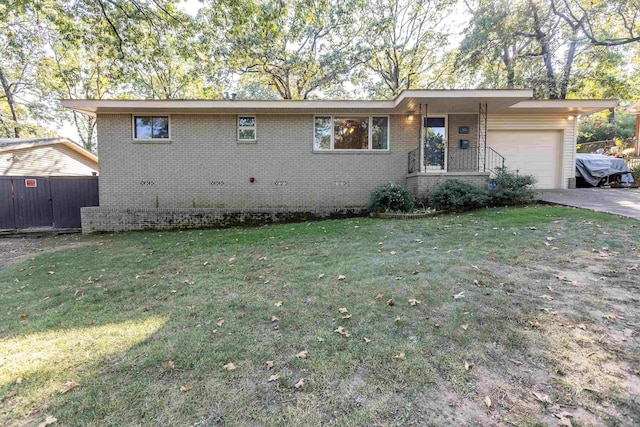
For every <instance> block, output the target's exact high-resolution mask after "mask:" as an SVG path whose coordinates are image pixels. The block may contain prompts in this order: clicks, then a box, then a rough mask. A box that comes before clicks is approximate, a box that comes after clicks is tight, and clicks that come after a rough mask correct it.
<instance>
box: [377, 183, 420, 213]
mask: <svg viewBox="0 0 640 427" xmlns="http://www.w3.org/2000/svg"><path fill="white" fill-rule="evenodd" d="M414 204H415V201H414V200H413V197H412V196H411V194H409V192H408V191H407V190H405V189H404V188H403V187H402V186H400V185H398V184H394V183H393V182H389V183H387V184H382V185H380V186H378V187H377V188H376V189H375V190H373V191H372V192H371V194H369V206H368V208H369V209H371V210H373V211H400V212H409V211H410V210H411V209H413V206H414Z"/></svg>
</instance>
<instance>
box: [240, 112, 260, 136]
mask: <svg viewBox="0 0 640 427" xmlns="http://www.w3.org/2000/svg"><path fill="white" fill-rule="evenodd" d="M256 139H257V138H256V117H255V116H238V141H255V140H256Z"/></svg>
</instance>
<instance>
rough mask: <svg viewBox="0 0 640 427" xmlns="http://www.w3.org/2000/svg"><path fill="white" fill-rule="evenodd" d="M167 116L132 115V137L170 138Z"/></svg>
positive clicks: (149, 138) (148, 138)
mask: <svg viewBox="0 0 640 427" xmlns="http://www.w3.org/2000/svg"><path fill="white" fill-rule="evenodd" d="M170 135H171V134H170V131H169V116H134V117H133V139H143V140H145V139H147V140H154V139H161V140H166V139H169V138H170Z"/></svg>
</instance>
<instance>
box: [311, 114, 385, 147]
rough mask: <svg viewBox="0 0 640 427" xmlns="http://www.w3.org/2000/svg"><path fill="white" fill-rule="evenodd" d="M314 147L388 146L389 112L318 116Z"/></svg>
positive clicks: (315, 123) (315, 126)
mask: <svg viewBox="0 0 640 427" xmlns="http://www.w3.org/2000/svg"><path fill="white" fill-rule="evenodd" d="M313 149H314V151H331V150H335V151H340V150H366V151H387V150H389V117H387V116H359V115H354V116H316V117H315V118H314V132H313Z"/></svg>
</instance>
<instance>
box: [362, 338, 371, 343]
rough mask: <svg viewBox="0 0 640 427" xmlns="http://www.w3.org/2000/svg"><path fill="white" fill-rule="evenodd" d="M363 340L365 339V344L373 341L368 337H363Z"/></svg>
mask: <svg viewBox="0 0 640 427" xmlns="http://www.w3.org/2000/svg"><path fill="white" fill-rule="evenodd" d="M362 340H363V341H364V343H365V344H369V343H370V342H371V339H370V338H367V337H364V338H362Z"/></svg>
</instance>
